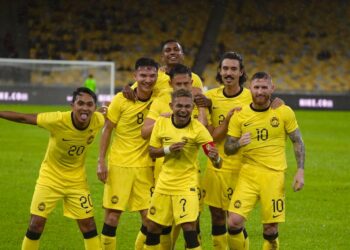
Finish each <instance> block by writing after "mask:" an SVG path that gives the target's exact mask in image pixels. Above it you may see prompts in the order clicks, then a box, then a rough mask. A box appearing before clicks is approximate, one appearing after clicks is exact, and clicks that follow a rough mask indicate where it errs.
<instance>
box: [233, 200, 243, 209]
mask: <svg viewBox="0 0 350 250" xmlns="http://www.w3.org/2000/svg"><path fill="white" fill-rule="evenodd" d="M241 205H242V204H241V201H240V200H236V201H235V203H234V206H235V208H240V207H241Z"/></svg>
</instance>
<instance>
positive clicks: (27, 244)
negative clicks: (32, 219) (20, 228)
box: [22, 236, 39, 250]
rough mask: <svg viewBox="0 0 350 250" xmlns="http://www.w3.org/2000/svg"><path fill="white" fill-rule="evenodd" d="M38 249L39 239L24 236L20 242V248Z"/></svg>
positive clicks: (25, 249)
mask: <svg viewBox="0 0 350 250" xmlns="http://www.w3.org/2000/svg"><path fill="white" fill-rule="evenodd" d="M37 249H39V240H31V239H28V238H27V237H26V236H25V237H24V239H23V242H22V250H37Z"/></svg>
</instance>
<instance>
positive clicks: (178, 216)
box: [147, 192, 199, 226]
mask: <svg viewBox="0 0 350 250" xmlns="http://www.w3.org/2000/svg"><path fill="white" fill-rule="evenodd" d="M198 214H199V211H198V197H197V196H196V195H167V194H160V193H157V192H155V193H154V194H153V196H152V199H151V205H150V208H149V210H148V215H147V217H148V218H149V219H150V220H152V221H154V222H156V223H158V224H160V225H163V226H171V225H173V222H174V224H175V225H179V224H183V223H186V222H193V221H196V220H197V218H198Z"/></svg>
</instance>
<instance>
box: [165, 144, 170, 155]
mask: <svg viewBox="0 0 350 250" xmlns="http://www.w3.org/2000/svg"><path fill="white" fill-rule="evenodd" d="M163 151H164V155H168V154H170V153H171V151H170V147H169V146H166V147H164V148H163Z"/></svg>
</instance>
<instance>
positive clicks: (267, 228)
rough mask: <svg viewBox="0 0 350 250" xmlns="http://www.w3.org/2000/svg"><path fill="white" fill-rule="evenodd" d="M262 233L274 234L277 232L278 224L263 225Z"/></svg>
mask: <svg viewBox="0 0 350 250" xmlns="http://www.w3.org/2000/svg"><path fill="white" fill-rule="evenodd" d="M263 231H264V235H275V234H277V233H278V224H277V223H270V224H264V225H263Z"/></svg>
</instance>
